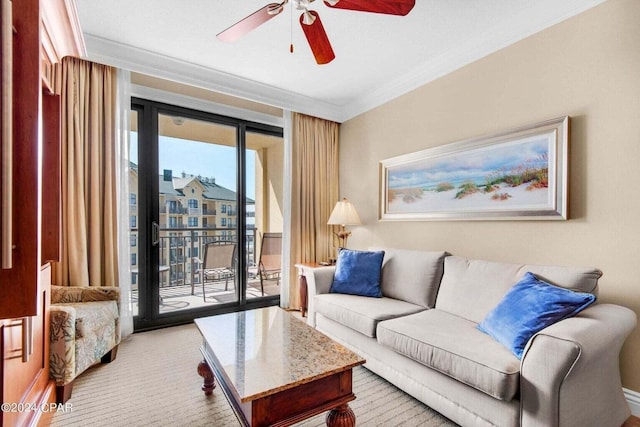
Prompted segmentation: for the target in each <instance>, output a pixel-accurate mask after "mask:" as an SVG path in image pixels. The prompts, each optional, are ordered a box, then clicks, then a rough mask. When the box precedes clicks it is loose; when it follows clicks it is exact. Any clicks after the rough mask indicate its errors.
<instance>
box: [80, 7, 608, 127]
mask: <svg viewBox="0 0 640 427" xmlns="http://www.w3.org/2000/svg"><path fill="white" fill-rule="evenodd" d="M556 1H557V0H539V1H538V2H535V4H532V5H531V6H530V7H529V8H525V9H523V10H522V11H520V13H519V14H518V15H517V16H515V17H512V18H511V19H510V20H509V21H508V22H497V23H496V25H495V26H494V27H493V30H491V31H488V32H486V33H485V34H483V35H482V36H481V37H475V38H473V39H472V40H469V41H468V42H467V43H464V44H461V45H459V46H457V47H456V48H455V49H451V50H449V51H447V52H444V53H442V54H441V55H439V56H437V57H435V58H429V59H428V60H427V61H425V62H423V63H422V64H420V65H418V66H417V67H415V68H414V69H412V70H409V71H408V72H406V73H404V74H402V75H399V76H398V77H397V78H395V79H393V80H391V81H389V82H388V83H386V84H383V85H381V86H379V87H377V88H376V89H375V90H373V91H370V92H367V93H365V94H363V95H362V96H361V97H359V98H357V99H354V100H352V101H350V102H348V103H346V104H344V105H337V104H333V103H329V102H326V101H322V100H318V99H313V98H311V97H308V96H304V95H300V94H296V93H293V92H289V91H286V90H283V89H280V88H276V87H274V86H270V85H266V84H263V83H259V82H256V81H253V80H249V79H245V78H242V77H238V76H234V75H232V74H229V73H224V72H221V71H217V70H213V69H210V68H207V67H203V66H200V65H196V64H193V63H189V62H185V61H181V60H178V59H175V58H171V57H168V56H165V55H160V54H157V53H154V52H151V51H148V50H144V49H140V48H136V47H133V46H130V45H127V44H123V43H118V42H114V41H111V40H107V39H104V38H101V37H97V36H94V35H91V34H85V35H84V38H85V43H86V45H87V52H88V59H90V60H92V61H95V62H100V63H104V64H107V65H112V66H115V67H118V68H123V69H126V70H131V71H135V72H139V73H143V74H148V75H151V76H155V77H160V78H164V79H167V80H172V81H176V82H180V83H186V84H190V85H194V86H197V87H201V88H205V89H209V90H213V91H216V92H220V93H224V94H227V95H231V96H235V97H238V98H243V99H248V100H251V101H255V102H260V103H263V104H266V105H272V106H275V107H278V108H282V109H286V110H291V111H297V112H300V113H304V114H309V115H312V116H316V117H320V118H324V119H328V120H333V121H336V122H339V123H342V122H344V121H347V120H349V119H351V118H354V117H356V116H358V115H360V114H362V113H365V112H367V111H369V110H371V109H373V108H376V107H378V106H380V105H383V104H385V103H387V102H389V101H391V100H393V99H395V98H398V97H399V96H401V95H404V94H406V93H409V92H411V91H413V90H415V89H417V88H419V87H421V86H424V85H425V84H427V83H429V82H432V81H434V80H436V79H438V78H440V77H442V76H444V75H446V74H448V73H451V72H453V71H455V70H457V69H460V68H462V67H464V66H465V65H468V64H470V63H472V62H474V61H477V60H479V59H481V58H483V57H485V56H487V55H490V54H492V53H494V52H496V51H498V50H500V49H503V48H505V47H507V46H509V45H512V44H514V43H516V42H518V41H520V40H522V39H524V38H526V37H529V36H531V35H532V34H535V33H537V32H540V31H542V30H544V29H546V28H548V27H550V26H552V25H555V24H557V23H559V22H562V21H564V20H566V19H568V18H570V17H572V16H574V15H577V14H579V13H581V12H584V11H585V10H588V9H590V8H592V7H594V6H597V5H598V4H600V3H603V2H604V1H605V0H587V1H585V0H563V7H562V8H558V7H557V3H555V2H556ZM540 2H543V3H547V4H546V5H545V7H540Z"/></svg>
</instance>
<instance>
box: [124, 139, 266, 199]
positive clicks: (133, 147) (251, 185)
mask: <svg viewBox="0 0 640 427" xmlns="http://www.w3.org/2000/svg"><path fill="white" fill-rule="evenodd" d="M130 135H131V136H130V149H129V151H130V154H129V157H130V158H129V160H130V161H132V162H133V163H136V164H137V163H138V134H137V132H131V133H130ZM158 151H159V153H158V157H159V159H158V163H159V164H158V173H159V174H160V175H161V174H162V171H163V170H164V169H171V170H172V171H173V176H174V177H175V178H179V177H181V176H182V172H185V173H187V174H191V175H196V176H197V175H201V176H202V177H203V178H205V177H206V178H215V179H216V184H218V185H221V186H223V187H226V188H228V189H230V190H233V191H236V149H235V147H229V146H225V145H216V144H209V143H202V142H194V141H189V140H185V139H179V138H171V137H166V136H161V137H160V144H159V148H158ZM254 154H255V151H254V150H247V156H246V157H247V160H246V161H247V171H248V176H247V178H248V179H247V197H249V198H251V199H254V200H255V196H256V187H255V155H254Z"/></svg>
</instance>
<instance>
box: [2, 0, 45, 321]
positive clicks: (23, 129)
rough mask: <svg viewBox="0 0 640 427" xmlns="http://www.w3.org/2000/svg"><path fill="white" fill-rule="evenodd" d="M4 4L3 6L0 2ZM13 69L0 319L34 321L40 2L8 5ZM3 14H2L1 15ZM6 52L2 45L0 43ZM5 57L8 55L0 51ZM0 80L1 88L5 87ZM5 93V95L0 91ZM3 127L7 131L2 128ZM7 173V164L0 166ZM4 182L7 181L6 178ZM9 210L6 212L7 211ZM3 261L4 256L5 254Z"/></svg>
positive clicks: (32, 0) (22, 0)
mask: <svg viewBox="0 0 640 427" xmlns="http://www.w3.org/2000/svg"><path fill="white" fill-rule="evenodd" d="M0 1H3V2H4V1H6V0H0ZM11 3H12V6H13V7H12V9H13V10H12V12H13V13H12V15H13V17H12V22H13V28H14V31H13V43H12V47H13V52H12V55H13V69H12V76H11V77H12V78H11V79H10V83H11V85H12V91H13V114H12V115H13V123H12V125H13V132H12V134H13V135H12V138H11V140H8V141H7V140H3V141H2V144H3V146H6V145H7V144H9V145H10V146H11V151H12V159H10V160H11V162H10V163H11V164H10V167H11V169H12V171H13V173H12V176H11V177H10V178H11V182H2V186H3V187H5V188H7V187H8V188H10V189H11V202H10V203H7V202H6V201H3V206H5V208H9V209H11V211H12V212H11V214H12V215H11V217H12V224H11V235H6V234H7V233H4V234H3V235H2V238H3V239H11V246H12V250H11V258H12V267H11V268H10V269H0V318H13V317H23V316H33V315H35V314H37V312H38V298H37V292H38V277H39V274H40V265H41V264H40V259H39V257H38V250H39V246H40V233H39V229H40V227H39V222H40V200H38V194H40V180H39V172H40V163H39V139H38V126H39V120H40V115H39V111H40V93H41V80H40V31H39V29H40V14H39V0H20V1H12V2H11ZM4 10H5V9H4V8H3V11H4ZM3 47H5V43H3ZM2 54H3V55H5V54H8V52H5V51H3V52H2ZM4 77H5V76H3V82H5V78H4ZM3 90H6V88H5V87H3ZM3 126H5V125H4V124H3ZM4 167H7V165H6V164H3V170H4ZM5 179H6V177H5ZM7 205H8V206H7ZM3 255H4V254H3Z"/></svg>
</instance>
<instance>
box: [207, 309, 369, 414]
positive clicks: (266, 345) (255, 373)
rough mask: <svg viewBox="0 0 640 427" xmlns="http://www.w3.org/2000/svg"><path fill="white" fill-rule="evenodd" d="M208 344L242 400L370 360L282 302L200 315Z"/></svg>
mask: <svg viewBox="0 0 640 427" xmlns="http://www.w3.org/2000/svg"><path fill="white" fill-rule="evenodd" d="M195 323H196V325H197V327H198V329H199V330H200V333H201V334H202V337H203V339H204V343H203V348H204V351H206V352H207V354H208V355H209V356H210V357H212V358H213V359H214V362H215V363H216V365H217V367H218V369H220V370H221V371H222V374H223V375H224V376H225V380H226V382H227V384H229V383H230V384H232V385H233V387H234V388H235V391H236V392H237V394H238V397H239V398H240V400H241V402H249V401H252V400H255V399H258V398H261V397H264V396H268V395H270V394H273V393H276V392H278V391H282V390H285V389H288V388H292V387H295V386H297V385H300V384H304V383H308V382H311V381H313V380H316V379H319V378H323V377H326V376H329V375H331V374H334V373H337V372H341V371H345V370H348V369H351V368H353V367H354V366H357V365H361V364H363V363H364V362H365V360H364V359H363V358H361V357H360V356H358V355H357V354H355V353H354V352H352V351H350V350H348V349H347V348H345V347H343V346H342V345H340V344H338V343H337V342H335V341H333V340H332V339H330V338H329V337H327V336H326V335H324V334H322V333H320V332H318V331H316V330H315V329H314V328H312V327H310V326H309V325H307V324H306V323H305V322H304V321H302V320H300V319H297V318H295V317H294V316H293V315H291V314H289V313H287V312H286V311H284V310H282V309H281V308H279V307H267V308H260V309H257V310H249V311H242V312H238V313H229V314H221V315H217V316H211V317H204V318H200V319H196V320H195Z"/></svg>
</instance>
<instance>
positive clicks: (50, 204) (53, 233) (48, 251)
mask: <svg viewBox="0 0 640 427" xmlns="http://www.w3.org/2000/svg"><path fill="white" fill-rule="evenodd" d="M42 140H43V141H42V151H43V153H42V255H41V258H42V262H58V261H60V253H61V251H60V224H61V214H60V201H61V199H62V194H61V175H60V169H61V158H60V156H61V154H60V95H51V94H48V93H46V91H45V93H43V94H42Z"/></svg>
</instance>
